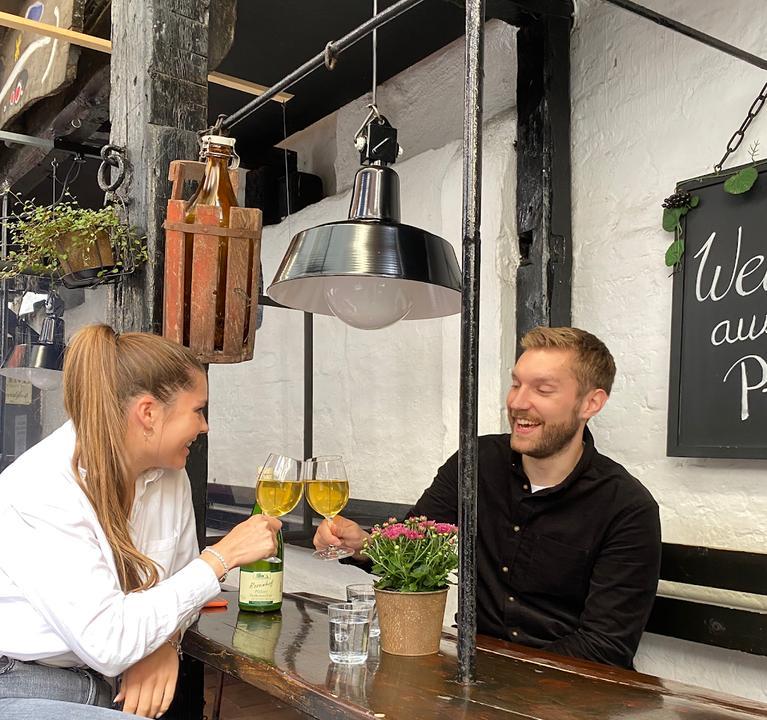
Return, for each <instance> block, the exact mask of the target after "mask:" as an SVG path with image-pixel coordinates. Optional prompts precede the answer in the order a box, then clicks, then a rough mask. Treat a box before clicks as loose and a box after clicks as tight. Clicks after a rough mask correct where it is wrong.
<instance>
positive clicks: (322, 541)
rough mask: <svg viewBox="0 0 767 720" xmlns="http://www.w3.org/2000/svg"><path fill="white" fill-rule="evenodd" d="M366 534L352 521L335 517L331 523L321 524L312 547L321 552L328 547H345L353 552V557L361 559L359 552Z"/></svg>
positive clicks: (366, 536) (339, 516)
mask: <svg viewBox="0 0 767 720" xmlns="http://www.w3.org/2000/svg"><path fill="white" fill-rule="evenodd" d="M367 538H368V534H367V533H366V532H365V531H364V530H363V529H362V528H361V527H360V526H359V525H357V523H356V522H354V521H353V520H347V519H346V518H345V517H343V516H341V515H336V516H335V517H334V518H333V520H332V521H327V522H321V523H320V526H319V527H318V528H317V532H316V533H314V541H313V542H314V547H315V548H317V550H323V549H324V548H326V547H328V545H346V547H348V548H351V549H352V550H354V557H355V558H357V560H361V559H362V555H361V554H360V551H361V550H362V546H363V545H364V543H365V540H367Z"/></svg>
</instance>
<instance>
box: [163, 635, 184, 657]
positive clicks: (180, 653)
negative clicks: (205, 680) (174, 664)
mask: <svg viewBox="0 0 767 720" xmlns="http://www.w3.org/2000/svg"><path fill="white" fill-rule="evenodd" d="M167 642H168V645H170V646H171V647H172V648H173V649H174V650H175V651H176V655H178V659H179V660H183V659H184V653H183V651H182V650H181V643H180V642H179V641H178V640H174V639H173V638H168V640H167Z"/></svg>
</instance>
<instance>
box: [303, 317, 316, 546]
mask: <svg viewBox="0 0 767 720" xmlns="http://www.w3.org/2000/svg"><path fill="white" fill-rule="evenodd" d="M313 373H314V315H312V314H311V313H308V312H305V313H304V450H303V452H304V458H310V457H313V455H314V374H313ZM313 517H314V516H313V513H312V509H311V507H310V506H309V503H308V502H306V500H304V522H303V527H302V528H301V529H302V531H303V532H304V533H309V537H311V530H312V521H313Z"/></svg>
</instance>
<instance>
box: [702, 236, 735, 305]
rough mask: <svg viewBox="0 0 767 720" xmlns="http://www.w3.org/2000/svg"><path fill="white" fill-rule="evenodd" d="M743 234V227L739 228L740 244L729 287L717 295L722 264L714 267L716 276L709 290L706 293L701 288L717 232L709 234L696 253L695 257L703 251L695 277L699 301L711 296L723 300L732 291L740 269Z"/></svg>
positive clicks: (713, 298)
mask: <svg viewBox="0 0 767 720" xmlns="http://www.w3.org/2000/svg"><path fill="white" fill-rule="evenodd" d="M742 234H743V228H742V227H739V228H738V245H737V250H736V251H735V262H734V263H733V266H732V275H730V282H729V284H728V285H727V288H726V289H725V291H724V292H723V293H721V294H720V295H718V296H717V294H716V286H717V285H718V283H719V276H720V275H721V273H722V266H721V265H717V266H716V268H714V277H713V278H712V280H711V287H710V288H709V291H708V292H707V293H706V294H705V295H704V294H703V290H702V288H701V285H702V284H703V271H704V270H705V269H706V263H707V262H708V254H709V252H711V246H712V245H713V244H714V240H715V239H716V233H715V232H712V233H711V235H709V238H708V240H706V242H704V243H703V247H701V249H700V250H698V252H696V253H695V255H694V256H693V257H696V258H697V257H698V256H699V255H700V254H701V253H703V259H702V260H701V261H700V267H699V268H698V275H697V277H696V279H695V297H697V298H698V302H704V301H706V300H707V299H708V298H711V299H712V300H713V301H714V302H718V301H719V300H721V299H722V298H723V297H724V296H725V295H727V293H728V292H730V288H731V287H732V283H733V282H734V281H735V275H736V274H737V271H738V261H739V260H740V239H741V235H742Z"/></svg>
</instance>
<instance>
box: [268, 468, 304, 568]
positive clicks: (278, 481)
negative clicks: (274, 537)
mask: <svg viewBox="0 0 767 720" xmlns="http://www.w3.org/2000/svg"><path fill="white" fill-rule="evenodd" d="M300 467H301V463H300V462H299V461H298V460H295V459H294V458H292V457H286V456H285V455H277V454H275V453H269V457H268V458H267V459H266V462H265V463H264V465H263V467H262V468H261V470H260V472H259V473H258V481H257V482H256V502H257V503H258V506H259V507H260V508H261V512H262V513H263V514H264V515H269V516H270V517H282V516H283V515H287V514H288V513H289V512H290V511H291V510H292V509H293V508H294V507H295V506H296V505H298V502H299V500H301V494H302V493H303V489H304V485H303V482H302V481H301V473H300ZM264 559H265V560H266V561H267V562H270V563H279V562H282V560H280V558H278V557H277V556H276V555H272V557H268V558H264Z"/></svg>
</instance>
